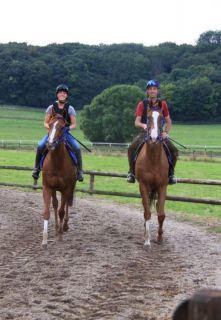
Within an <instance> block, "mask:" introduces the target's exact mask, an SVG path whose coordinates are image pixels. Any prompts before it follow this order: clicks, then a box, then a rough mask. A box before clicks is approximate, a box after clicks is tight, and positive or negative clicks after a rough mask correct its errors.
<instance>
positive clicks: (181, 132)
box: [0, 106, 221, 146]
mask: <svg viewBox="0 0 221 320" xmlns="http://www.w3.org/2000/svg"><path fill="white" fill-rule="evenodd" d="M0 110H1V113H0V140H7V139H8V140H39V139H41V138H42V137H43V136H44V134H45V133H46V130H45V129H44V127H43V120H44V115H45V110H43V109H34V108H25V107H15V106H0ZM77 123H78V126H77V129H76V130H74V131H72V132H73V134H74V136H76V138H78V139H79V140H81V141H86V139H85V138H84V134H83V132H82V131H81V130H80V128H79V124H80V113H77ZM220 134H221V124H214V125H188V124H187V125H184V124H182V125H180V124H174V125H173V127H172V130H171V137H172V138H174V139H175V140H177V141H179V142H180V143H182V144H185V145H207V146H221V142H220Z"/></svg>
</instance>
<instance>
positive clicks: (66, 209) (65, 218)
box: [63, 203, 69, 232]
mask: <svg viewBox="0 0 221 320" xmlns="http://www.w3.org/2000/svg"><path fill="white" fill-rule="evenodd" d="M68 220H69V215H68V203H66V204H65V215H64V225H63V230H64V232H66V231H68V229H69V226H68Z"/></svg>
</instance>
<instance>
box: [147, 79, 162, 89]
mask: <svg viewBox="0 0 221 320" xmlns="http://www.w3.org/2000/svg"><path fill="white" fill-rule="evenodd" d="M150 87H156V88H158V89H159V87H160V84H159V82H158V81H157V80H149V81H148V82H147V87H146V89H147V88H150Z"/></svg>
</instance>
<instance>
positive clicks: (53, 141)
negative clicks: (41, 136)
mask: <svg viewBox="0 0 221 320" xmlns="http://www.w3.org/2000/svg"><path fill="white" fill-rule="evenodd" d="M65 125H66V120H65V119H64V117H63V116H61V115H59V114H58V115H56V116H55V117H53V118H52V119H51V120H50V122H49V128H50V129H49V133H48V142H47V148H48V149H49V150H54V149H55V148H56V147H57V146H58V145H59V144H60V142H61V141H63V134H64V128H65Z"/></svg>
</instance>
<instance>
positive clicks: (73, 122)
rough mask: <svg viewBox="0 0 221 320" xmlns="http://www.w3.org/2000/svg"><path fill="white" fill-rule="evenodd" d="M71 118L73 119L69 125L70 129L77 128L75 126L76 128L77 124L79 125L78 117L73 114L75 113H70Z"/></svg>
mask: <svg viewBox="0 0 221 320" xmlns="http://www.w3.org/2000/svg"><path fill="white" fill-rule="evenodd" d="M70 120H71V124H70V126H69V129H70V130H72V129H75V128H76V125H77V122H76V117H75V116H73V115H70Z"/></svg>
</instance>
